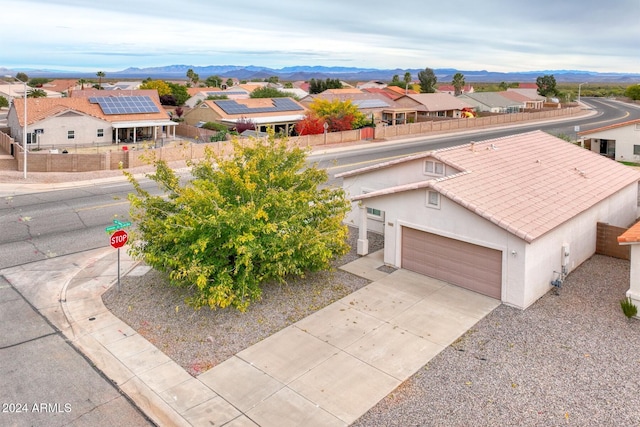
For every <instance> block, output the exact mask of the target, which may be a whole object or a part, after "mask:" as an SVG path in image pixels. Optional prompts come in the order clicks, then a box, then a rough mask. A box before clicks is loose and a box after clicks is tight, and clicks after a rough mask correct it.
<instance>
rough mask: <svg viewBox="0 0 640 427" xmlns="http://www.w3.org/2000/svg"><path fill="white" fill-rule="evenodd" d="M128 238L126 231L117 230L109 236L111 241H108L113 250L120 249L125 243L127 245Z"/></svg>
mask: <svg viewBox="0 0 640 427" xmlns="http://www.w3.org/2000/svg"><path fill="white" fill-rule="evenodd" d="M128 238H129V236H128V235H127V232H126V231H124V230H118V231H116V232H115V233H113V234H112V235H111V239H109V242H110V243H111V246H113V247H114V248H121V247H123V246H124V244H125V243H127V239H128Z"/></svg>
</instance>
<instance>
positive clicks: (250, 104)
mask: <svg viewBox="0 0 640 427" xmlns="http://www.w3.org/2000/svg"><path fill="white" fill-rule="evenodd" d="M274 99H278V100H281V99H288V100H289V101H290V102H291V103H293V104H294V105H295V106H297V107H299V109H292V110H277V111H273V112H260V111H257V112H255V113H252V112H243V113H238V114H228V113H227V112H226V111H224V109H222V108H221V107H220V106H219V105H218V101H217V100H206V101H203V103H202V104H201V105H200V107H199V108H202V106H203V104H204V106H205V107H208V108H210V109H211V110H213V111H215V112H216V114H217V115H218V116H219V117H220V118H221V119H223V120H224V119H239V118H247V119H249V118H256V117H280V116H283V115H295V116H296V117H297V118H296V120H299V119H300V117H298V116H301V115H304V114H305V113H306V111H307V109H306V108H305V107H304V105H302V104H300V103H299V102H297V101H296V100H295V99H293V98H247V99H234V100H233V101H235V102H236V103H237V104H240V105H244V106H246V107H247V108H249V109H254V108H270V107H274V105H275V104H274ZM192 111H193V110H192Z"/></svg>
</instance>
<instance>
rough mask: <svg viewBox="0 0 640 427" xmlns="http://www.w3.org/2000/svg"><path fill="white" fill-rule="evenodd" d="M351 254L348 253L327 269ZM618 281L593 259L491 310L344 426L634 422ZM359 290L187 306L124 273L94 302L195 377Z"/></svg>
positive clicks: (622, 271)
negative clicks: (522, 303)
mask: <svg viewBox="0 0 640 427" xmlns="http://www.w3.org/2000/svg"><path fill="white" fill-rule="evenodd" d="M355 238H356V234H355V231H354V230H352V235H351V240H352V243H354V242H355ZM371 238H372V248H373V250H375V249H377V248H380V247H381V245H382V242H381V239H380V238H379V236H375V235H372V236H371ZM356 257H357V255H355V253H354V251H351V253H350V254H348V255H346V256H345V257H343V258H342V259H341V260H339V261H338V262H336V265H342V264H344V263H346V262H349V261H350V260H353V259H355V258H356ZM628 282H629V262H628V261H624V260H619V259H615V258H610V257H605V256H601V255H595V256H593V257H592V258H591V259H589V260H588V261H586V262H585V263H584V264H583V265H582V266H580V267H579V268H578V269H576V270H575V271H574V272H572V273H571V274H570V275H569V277H568V278H567V279H566V280H565V282H564V284H563V287H562V289H560V291H559V292H558V293H557V294H556V293H555V292H554V291H551V292H549V293H548V294H547V295H545V296H544V297H543V298H541V299H540V300H539V301H538V302H536V303H535V304H534V305H532V306H531V307H529V308H528V309H527V310H524V311H521V310H519V309H515V308H511V307H507V306H500V307H498V308H497V309H495V310H494V311H493V312H492V313H491V314H489V315H488V316H487V317H486V318H484V319H483V320H482V321H480V322H479V323H478V324H476V325H475V326H474V327H473V328H472V329H471V330H470V331H469V332H467V333H466V334H465V335H463V336H462V337H461V338H459V339H458V340H457V341H456V342H455V343H454V344H453V345H451V346H449V347H448V348H446V349H445V350H444V351H443V352H442V353H440V354H439V355H438V356H436V357H435V358H434V359H433V360H432V361H431V362H429V363H428V364H427V365H426V366H424V367H423V368H422V369H421V370H420V371H419V372H417V373H416V374H415V375H414V376H412V377H411V378H410V379H408V380H407V381H405V382H404V383H403V384H402V385H401V386H400V387H399V388H398V389H396V390H395V391H394V392H393V393H392V394H390V395H389V396H387V397H386V398H385V399H383V400H382V401H381V402H380V403H378V405H376V406H375V407H374V408H372V409H371V410H369V411H368V412H367V413H366V414H365V415H363V416H362V417H361V418H360V419H359V420H357V421H356V422H355V423H354V424H353V425H354V426H359V427H373V426H380V427H383V426H384V427H386V426H403V427H404V426H497V425H500V426H516V425H520V426H559V425H575V426H622V425H624V426H631V425H634V426H638V425H640V385H639V381H638V378H640V352H639V350H640V321H638V320H637V319H631V320H629V319H627V318H626V317H625V316H624V315H623V314H622V311H621V309H620V306H619V300H620V299H622V298H623V297H624V293H625V291H626V290H627V288H628ZM367 283H368V281H367V280H365V279H362V278H359V277H356V276H354V275H351V274H349V273H346V272H344V271H341V270H334V271H332V272H327V273H318V274H313V275H309V276H307V277H306V278H304V279H297V280H293V281H291V282H290V283H288V284H286V285H271V286H269V287H268V288H267V289H265V292H264V295H263V299H262V300H261V301H260V302H257V303H254V304H252V305H251V306H250V308H249V310H248V311H247V312H246V313H240V312H238V311H236V310H235V309H224V310H215V311H212V310H209V309H201V310H199V311H194V310H193V309H192V308H190V307H188V306H186V305H185V304H184V302H183V301H184V298H185V297H186V296H187V294H186V293H185V292H184V291H182V290H179V289H175V288H171V287H168V286H165V285H164V279H163V277H162V275H160V274H159V273H157V272H154V271H150V272H149V273H147V274H146V275H144V276H142V277H132V276H126V277H124V278H123V281H122V291H121V292H120V293H118V292H117V291H116V290H115V289H113V288H112V289H111V290H109V291H108V292H107V293H106V294H105V295H104V297H103V299H104V301H105V304H106V305H107V307H109V309H111V310H112V312H113V313H114V314H115V315H117V316H118V317H120V318H121V319H123V320H124V321H125V322H127V323H128V324H129V325H131V326H132V327H133V328H134V329H136V330H138V332H140V333H141V334H142V335H144V336H145V337H146V338H147V339H149V340H150V341H151V342H153V343H154V344H155V345H156V346H157V347H158V348H160V349H161V350H162V351H164V352H165V353H166V354H167V355H169V356H170V357H171V358H172V359H174V360H175V361H176V362H177V363H179V364H180V365H181V366H183V367H184V368H185V369H186V370H187V371H188V372H190V373H191V374H192V375H198V374H200V373H202V372H204V371H206V370H207V369H210V368H211V367H213V366H215V365H216V364H218V363H221V362H222V361H224V360H226V359H227V358H229V357H230V356H232V355H233V354H235V353H237V352H239V351H241V350H243V349H244V348H247V347H249V346H250V345H252V344H254V343H256V342H258V341H260V340H261V339H263V338H265V337H267V336H269V335H270V334H273V333H274V332H276V331H278V330H280V329H282V328H284V327H285V326H287V325H289V324H291V323H294V322H296V321H297V320H300V319H302V318H304V317H305V316H307V315H308V314H310V313H312V312H313V311H315V310H318V309H319V308H321V307H324V306H326V305H328V304H329V303H331V302H332V301H335V300H337V299H339V298H341V297H342V296H344V295H346V294H348V293H350V292H353V291H355V290H357V289H359V288H360V287H362V286H365V285H366V284H367Z"/></svg>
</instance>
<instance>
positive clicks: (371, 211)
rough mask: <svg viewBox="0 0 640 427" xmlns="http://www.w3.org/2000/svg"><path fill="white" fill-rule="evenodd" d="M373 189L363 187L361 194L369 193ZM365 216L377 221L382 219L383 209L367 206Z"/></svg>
mask: <svg viewBox="0 0 640 427" xmlns="http://www.w3.org/2000/svg"><path fill="white" fill-rule="evenodd" d="M372 191H373V190H372V189H370V188H363V189H362V194H367V193H371V192H372ZM367 217H368V218H370V219H375V220H377V221H384V211H381V210H380V209H376V208H369V207H368V208H367Z"/></svg>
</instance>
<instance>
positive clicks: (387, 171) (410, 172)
mask: <svg viewBox="0 0 640 427" xmlns="http://www.w3.org/2000/svg"><path fill="white" fill-rule="evenodd" d="M426 160H432V161H433V160H434V159H432V158H421V159H416V160H413V161H409V162H406V163H402V164H399V165H395V166H393V167H388V168H382V169H376V170H373V171H370V172H366V173H363V174H360V175H356V176H352V177H346V178H344V180H343V184H342V186H343V188H344V189H345V191H346V193H347V196H348V197H351V196H357V195H360V194H364V193H369V192H372V191H376V190H382V189H385V188H389V187H394V186H398V185H403V184H408V183H413V182H421V181H425V180H428V179H430V178H438V177H440V176H441V175H440V176H439V175H430V174H426V173H424V162H425V161H426ZM444 166H445V169H444V174H445V175H452V174H455V173H458V172H459V171H458V170H457V169H454V168H452V167H450V166H447V165H444ZM376 203H377V199H376V201H367V202H366V204H367V207H369V208H375V209H380V210H384V209H382V208H381V207H379V206H377V204H376ZM358 206H359V203H358V202H354V203H353V204H352V206H351V212H350V213H349V215H348V216H347V218H346V223H347V224H349V225H353V226H358V218H359V216H358V215H359V213H358ZM385 220H386V213H385ZM383 226H384V221H380V220H379V219H373V218H370V219H369V223H368V229H369V230H370V231H373V232H376V233H380V234H382V233H384V227H383Z"/></svg>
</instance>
